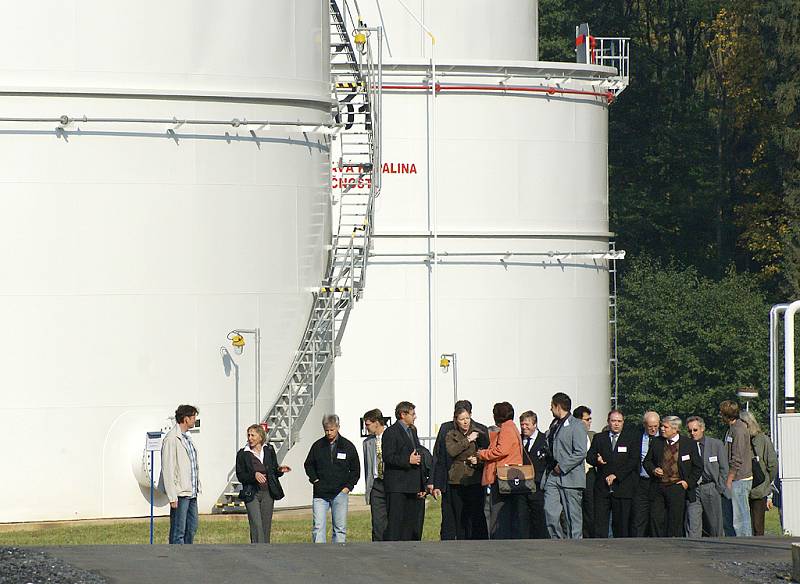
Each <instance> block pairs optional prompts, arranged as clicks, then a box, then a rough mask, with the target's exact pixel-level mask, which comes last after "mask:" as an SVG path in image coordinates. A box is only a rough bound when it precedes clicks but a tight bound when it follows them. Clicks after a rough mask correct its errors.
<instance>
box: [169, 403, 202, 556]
mask: <svg viewBox="0 0 800 584" xmlns="http://www.w3.org/2000/svg"><path fill="white" fill-rule="evenodd" d="M198 413H199V412H198V410H197V408H196V407H194V406H190V405H180V406H178V409H177V410H175V426H173V428H172V430H170V431H169V432H167V435H166V436H164V441H163V442H162V444H161V480H160V481H159V487H160V488H161V490H162V491H163V492H165V493H166V494H167V497H168V498H169V506H170V510H169V543H177V544H183V543H192V542H193V541H194V534H195V532H196V531H197V519H198V517H197V495H198V494H199V493H200V467H199V465H198V463H197V450H196V449H195V447H194V443H193V442H192V438H191V436H190V435H189V429H190V428H194V424H195V421H196V419H197V414H198Z"/></svg>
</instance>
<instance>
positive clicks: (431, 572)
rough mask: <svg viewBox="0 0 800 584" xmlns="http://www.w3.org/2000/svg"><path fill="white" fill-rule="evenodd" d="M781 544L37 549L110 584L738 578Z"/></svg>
mask: <svg viewBox="0 0 800 584" xmlns="http://www.w3.org/2000/svg"><path fill="white" fill-rule="evenodd" d="M798 541H799V540H798V539H790V538H764V537H759V538H743V539H734V538H729V539H703V540H690V539H627V540H585V541H552V540H545V541H530V540H516V541H492V542H478V541H469V542H466V541H465V542H422V543H420V542H401V543H398V542H392V543H355V544H343V545H332V544H328V545H317V546H314V545H312V544H292V545H273V546H252V545H220V546H217V545H214V546H210V545H205V546H204V545H195V546H167V545H157V546H147V545H141V546H80V547H77V546H76V547H47V548H38V549H40V550H41V551H44V552H47V553H48V554H51V555H53V556H55V557H57V558H60V559H62V560H64V561H65V562H68V563H69V564H71V565H73V566H75V567H77V568H81V569H83V570H90V571H93V572H96V573H98V574H100V575H102V576H105V577H106V578H108V580H109V581H110V582H113V583H115V584H117V583H118V584H127V583H136V584H142V583H146V582H158V583H159V584H163V582H214V583H216V584H223V583H231V584H241V583H242V582H276V583H278V582H279V583H281V584H292V583H295V582H296V583H298V584H300V583H303V584H305V583H307V582H323V581H324V582H333V581H343V582H347V583H348V584H355V583H361V582H363V583H369V584H374V583H375V582H380V581H385V580H386V578H387V577H389V578H390V579H392V580H395V579H396V580H402V581H405V582H426V583H428V582H459V584H471V583H476V584H477V583H481V584H483V583H486V582H592V583H594V584H601V583H606V582H608V583H611V582H613V583H614V584H628V583H630V584H634V583H635V584H640V583H641V582H656V581H668V582H685V583H694V582H715V583H719V584H722V583H726V582H730V583H733V582H741V581H742V580H741V579H740V578H738V577H736V576H735V574H734V575H732V574H731V573H730V572H728V571H727V570H726V571H725V572H728V573H725V572H723V571H721V569H722V568H721V566H723V565H728V564H731V565H736V564H734V563H735V562H738V563H739V564H748V563H752V564H764V565H767V566H769V565H772V564H776V565H777V564H781V563H782V564H786V563H790V562H791V558H792V544H793V543H797V542H798Z"/></svg>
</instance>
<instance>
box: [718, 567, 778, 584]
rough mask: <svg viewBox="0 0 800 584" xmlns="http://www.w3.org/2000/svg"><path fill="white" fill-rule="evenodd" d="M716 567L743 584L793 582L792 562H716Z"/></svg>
mask: <svg viewBox="0 0 800 584" xmlns="http://www.w3.org/2000/svg"><path fill="white" fill-rule="evenodd" d="M714 567H715V568H716V569H717V570H719V571H720V572H723V573H724V574H727V575H728V576H733V577H734V578H739V579H740V580H741V581H742V582H758V583H759V584H778V583H785V582H791V581H792V563H791V562H725V563H722V562H716V563H715V564H714Z"/></svg>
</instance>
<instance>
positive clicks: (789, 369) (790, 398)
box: [783, 300, 800, 414]
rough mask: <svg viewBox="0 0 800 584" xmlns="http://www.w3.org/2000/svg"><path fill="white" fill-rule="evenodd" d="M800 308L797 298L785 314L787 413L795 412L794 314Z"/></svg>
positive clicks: (784, 346)
mask: <svg viewBox="0 0 800 584" xmlns="http://www.w3.org/2000/svg"><path fill="white" fill-rule="evenodd" d="M798 310H800V300H795V301H794V302H792V303H791V304H790V305H789V306H788V307H787V308H786V314H784V315H783V319H784V324H783V353H784V354H783V360H784V361H783V362H784V366H783V371H784V376H785V379H786V381H785V383H784V392H785V394H786V395H785V397H784V404H785V406H786V407H785V411H786V413H787V414H793V413H794V315H795V313H796V312H797V311H798Z"/></svg>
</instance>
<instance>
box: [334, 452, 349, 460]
mask: <svg viewBox="0 0 800 584" xmlns="http://www.w3.org/2000/svg"><path fill="white" fill-rule="evenodd" d="M336 458H338V459H339V460H344V459H345V458H347V453H346V452H337V453H336Z"/></svg>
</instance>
